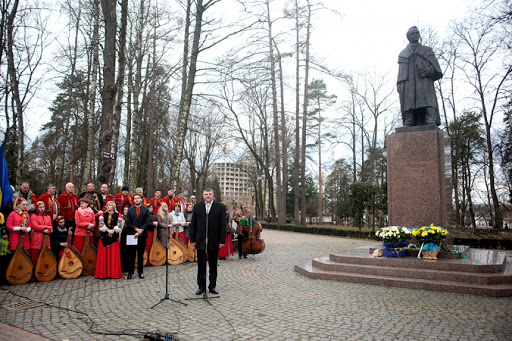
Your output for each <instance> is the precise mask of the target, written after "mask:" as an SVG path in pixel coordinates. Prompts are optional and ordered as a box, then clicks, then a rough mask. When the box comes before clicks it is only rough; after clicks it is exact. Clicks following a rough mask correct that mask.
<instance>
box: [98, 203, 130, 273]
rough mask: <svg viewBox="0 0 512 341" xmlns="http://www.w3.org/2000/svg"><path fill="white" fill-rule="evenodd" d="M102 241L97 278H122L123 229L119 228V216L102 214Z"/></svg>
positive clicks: (100, 242) (99, 249)
mask: <svg viewBox="0 0 512 341" xmlns="http://www.w3.org/2000/svg"><path fill="white" fill-rule="evenodd" d="M99 221H100V223H99V224H100V228H99V230H100V233H101V236H100V241H99V244H98V257H97V259H96V270H95V271H94V277H95V278H100V279H103V278H122V277H123V271H122V269H121V249H120V245H119V235H120V233H121V229H120V228H119V227H118V226H117V225H118V222H119V214H118V213H117V212H114V213H112V214H110V213H109V212H104V213H103V214H100V218H99Z"/></svg>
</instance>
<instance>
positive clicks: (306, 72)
mask: <svg viewBox="0 0 512 341" xmlns="http://www.w3.org/2000/svg"><path fill="white" fill-rule="evenodd" d="M307 10H308V16H307V19H306V20H307V24H306V55H305V70H304V103H303V109H302V145H301V152H302V155H301V158H302V162H301V164H300V165H301V169H300V171H301V177H300V179H301V196H300V197H301V203H300V204H301V205H300V210H301V217H300V223H301V225H306V207H307V204H306V133H307V120H308V87H309V45H310V35H311V4H310V3H309V0H307Z"/></svg>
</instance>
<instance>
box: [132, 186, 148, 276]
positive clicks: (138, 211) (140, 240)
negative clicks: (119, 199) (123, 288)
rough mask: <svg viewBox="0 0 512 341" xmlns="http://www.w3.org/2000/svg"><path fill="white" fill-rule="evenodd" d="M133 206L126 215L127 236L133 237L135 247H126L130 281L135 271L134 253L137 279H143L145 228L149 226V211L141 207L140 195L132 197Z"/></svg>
mask: <svg viewBox="0 0 512 341" xmlns="http://www.w3.org/2000/svg"><path fill="white" fill-rule="evenodd" d="M133 201H134V203H135V205H134V206H132V207H130V208H129V209H128V214H127V219H126V220H127V222H126V224H127V229H128V236H130V235H132V236H135V238H136V239H137V245H127V252H126V253H127V258H128V259H127V262H126V263H127V265H128V277H126V278H127V279H131V278H132V276H133V272H134V270H135V253H137V272H138V273H139V278H140V279H144V250H145V248H146V238H147V235H148V233H147V231H146V228H147V227H148V224H149V210H148V209H147V208H146V207H144V205H142V198H141V196H140V195H138V194H135V195H134V196H133Z"/></svg>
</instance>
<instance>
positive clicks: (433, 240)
mask: <svg viewBox="0 0 512 341" xmlns="http://www.w3.org/2000/svg"><path fill="white" fill-rule="evenodd" d="M412 235H413V237H414V238H416V240H418V241H419V242H420V243H421V247H420V252H418V257H417V259H420V258H423V259H424V260H437V254H438V253H439V248H440V246H441V241H442V240H443V239H444V238H445V237H446V236H447V235H448V231H447V230H446V229H444V228H442V227H440V226H434V224H430V226H422V227H415V228H414V229H413V230H412ZM420 254H421V255H422V257H420Z"/></svg>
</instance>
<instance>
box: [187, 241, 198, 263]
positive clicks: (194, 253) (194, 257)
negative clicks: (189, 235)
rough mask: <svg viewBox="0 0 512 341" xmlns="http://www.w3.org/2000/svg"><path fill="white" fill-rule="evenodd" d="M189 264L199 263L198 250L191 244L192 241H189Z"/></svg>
mask: <svg viewBox="0 0 512 341" xmlns="http://www.w3.org/2000/svg"><path fill="white" fill-rule="evenodd" d="M187 261H189V262H197V250H196V247H195V246H194V245H192V244H191V243H190V239H189V240H188V259H187Z"/></svg>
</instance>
